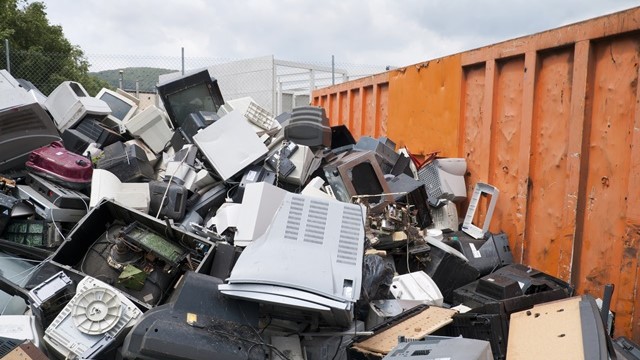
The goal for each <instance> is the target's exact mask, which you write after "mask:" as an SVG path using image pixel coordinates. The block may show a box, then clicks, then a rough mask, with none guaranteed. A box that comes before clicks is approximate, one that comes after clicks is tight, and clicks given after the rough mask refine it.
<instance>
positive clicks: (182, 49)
mask: <svg viewBox="0 0 640 360" xmlns="http://www.w3.org/2000/svg"><path fill="white" fill-rule="evenodd" d="M182 75H184V47H182Z"/></svg>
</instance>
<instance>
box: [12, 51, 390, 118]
mask: <svg viewBox="0 0 640 360" xmlns="http://www.w3.org/2000/svg"><path fill="white" fill-rule="evenodd" d="M0 54H1V58H0V68H4V69H10V72H11V74H12V75H13V76H14V77H16V78H23V79H26V80H29V81H31V82H32V83H33V84H34V85H35V86H36V87H37V88H38V89H40V91H42V92H43V93H44V94H49V93H50V92H51V91H52V90H53V89H55V87H56V86H58V85H59V84H60V83H61V82H62V81H65V80H74V81H78V82H81V83H82V84H83V86H84V87H85V88H86V89H87V91H89V93H90V94H92V95H94V94H95V93H97V92H98V91H99V90H100V89H101V88H102V87H111V88H122V89H124V90H127V91H129V92H137V93H148V94H153V93H155V91H156V85H157V83H158V81H159V80H162V79H166V78H169V77H171V76H175V75H171V74H181V73H182V72H189V71H191V70H196V69H202V68H207V69H208V70H209V73H210V74H211V76H213V77H215V78H216V79H218V82H219V84H220V88H221V90H222V92H223V95H224V96H225V98H229V99H233V98H237V97H242V96H251V97H253V98H254V99H255V100H256V101H257V102H258V103H260V104H261V105H263V106H264V107H266V108H267V109H269V110H271V111H272V112H279V111H283V110H287V109H290V108H291V107H293V106H295V105H302V104H303V103H305V102H306V103H308V102H309V99H310V93H311V91H313V89H317V88H320V87H325V86H329V85H331V84H338V83H341V82H344V81H348V80H353V79H357V78H361V77H364V76H369V75H373V74H376V73H380V72H382V71H385V69H386V68H387V67H386V66H383V65H363V64H347V63H342V62H339V61H338V62H332V60H331V56H327V59H323V60H322V61H313V62H310V61H290V60H282V59H277V58H274V57H273V56H263V57H258V58H252V59H241V60H239V59H224V58H196V57H183V56H136V55H112V54H87V55H85V56H84V57H79V56H75V57H73V56H69V55H68V54H44V53H39V52H35V51H14V50H11V49H10V48H9V49H7V47H6V45H5V43H4V42H0Z"/></svg>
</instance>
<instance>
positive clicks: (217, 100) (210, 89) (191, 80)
mask: <svg viewBox="0 0 640 360" xmlns="http://www.w3.org/2000/svg"><path fill="white" fill-rule="evenodd" d="M158 94H159V95H160V99H161V100H162V104H163V105H164V108H165V110H166V111H167V114H168V115H169V119H171V123H172V125H173V128H178V127H180V126H181V125H182V123H183V122H184V120H185V119H186V118H187V116H188V115H189V114H191V113H194V112H198V111H212V112H217V111H218V109H219V108H220V107H221V106H222V105H224V99H223V98H222V93H221V92H220V88H219V87H218V81H217V80H216V79H215V78H212V77H211V76H210V75H209V71H208V70H206V69H205V70H201V71H198V72H194V73H190V74H185V75H183V76H180V77H178V78H176V79H173V80H168V81H167V82H164V83H161V84H159V85H158Z"/></svg>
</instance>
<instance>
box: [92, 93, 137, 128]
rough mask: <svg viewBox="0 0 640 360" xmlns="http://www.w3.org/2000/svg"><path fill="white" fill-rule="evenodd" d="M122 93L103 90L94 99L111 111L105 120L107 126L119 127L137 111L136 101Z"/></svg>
mask: <svg viewBox="0 0 640 360" xmlns="http://www.w3.org/2000/svg"><path fill="white" fill-rule="evenodd" d="M125 94H126V93H123V92H115V91H111V90H109V89H106V88H103V89H102V90H100V92H99V93H98V95H96V98H98V99H100V100H102V101H104V102H105V103H107V105H108V106H109V108H110V109H111V115H109V116H107V119H106V120H105V121H106V123H107V125H111V126H120V125H121V124H122V123H123V122H125V121H127V120H129V119H130V118H131V117H132V116H133V115H134V114H135V113H136V111H137V110H138V99H136V98H135V97H133V96H131V95H128V94H126V95H125Z"/></svg>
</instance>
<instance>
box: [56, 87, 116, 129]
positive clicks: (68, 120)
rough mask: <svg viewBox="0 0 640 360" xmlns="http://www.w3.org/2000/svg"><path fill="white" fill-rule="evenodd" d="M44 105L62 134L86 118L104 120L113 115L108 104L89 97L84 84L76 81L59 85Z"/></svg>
mask: <svg viewBox="0 0 640 360" xmlns="http://www.w3.org/2000/svg"><path fill="white" fill-rule="evenodd" d="M44 104H45V106H46V108H47V110H48V111H49V113H50V114H51V117H53V120H54V121H55V124H56V126H57V127H58V130H60V132H63V131H65V130H67V129H70V128H73V127H75V125H76V124H78V123H79V122H80V121H82V119H84V118H85V117H86V116H91V117H93V118H97V119H103V118H104V117H106V116H107V115H110V114H111V108H110V107H109V105H108V104H107V103H106V102H104V101H102V100H100V99H96V98H93V97H91V96H89V94H88V93H87V91H86V90H85V89H84V87H82V84H80V83H77V82H74V81H65V82H63V83H62V84H60V85H58V87H57V88H55V89H54V90H53V91H52V92H51V94H50V95H49V97H48V98H47V101H45V103H44Z"/></svg>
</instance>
